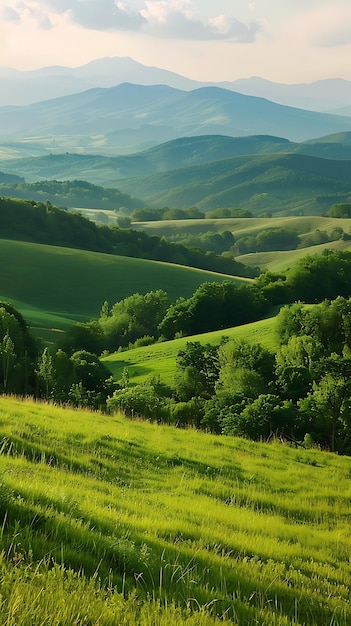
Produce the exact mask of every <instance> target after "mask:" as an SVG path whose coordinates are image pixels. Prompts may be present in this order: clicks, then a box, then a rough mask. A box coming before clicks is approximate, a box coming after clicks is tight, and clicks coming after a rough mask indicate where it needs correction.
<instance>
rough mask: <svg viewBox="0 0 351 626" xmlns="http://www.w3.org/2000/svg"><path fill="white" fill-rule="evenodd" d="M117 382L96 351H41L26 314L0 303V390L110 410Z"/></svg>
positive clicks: (1, 391)
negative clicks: (26, 320)
mask: <svg viewBox="0 0 351 626" xmlns="http://www.w3.org/2000/svg"><path fill="white" fill-rule="evenodd" d="M113 389H114V385H113V380H112V377H111V375H110V372H109V371H108V370H107V368H106V367H105V366H104V364H103V363H102V362H101V361H100V360H99V359H98V357H97V356H96V355H95V354H91V353H89V352H87V351H84V350H82V351H76V352H73V353H72V354H70V355H68V354H66V353H65V352H64V351H63V350H58V351H57V352H56V354H54V355H53V356H52V355H50V354H49V351H48V349H47V348H45V349H44V350H41V349H40V347H39V346H38V344H37V342H36V341H35V340H34V338H33V337H32V336H31V334H30V332H29V329H28V326H27V324H26V322H25V320H24V319H23V317H22V315H21V314H20V313H19V312H18V311H16V309H14V307H13V306H12V305H11V304H9V303H7V302H0V393H5V394H15V395H21V396H28V395H31V396H34V397H37V398H43V399H47V400H49V399H50V400H54V401H56V402H60V403H69V404H72V405H74V406H89V407H91V408H93V409H100V410H106V401H107V398H108V397H109V396H110V395H111V394H112V393H113Z"/></svg>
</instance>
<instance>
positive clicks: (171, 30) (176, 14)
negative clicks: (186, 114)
mask: <svg viewBox="0 0 351 626" xmlns="http://www.w3.org/2000/svg"><path fill="white" fill-rule="evenodd" d="M140 1H141V0H140ZM7 2H8V4H7V5H6V7H5V9H4V11H3V17H4V18H5V20H7V21H9V20H12V21H19V20H20V19H21V18H22V17H24V16H25V15H27V16H28V15H30V16H31V17H34V18H35V19H37V22H38V24H39V26H40V27H41V28H43V29H47V28H50V27H51V24H52V22H53V21H54V19H55V15H56V16H58V15H66V16H67V18H68V19H69V20H70V21H71V22H72V23H74V24H77V25H80V26H82V27H83V28H86V29H89V30H96V31H139V32H143V33H144V34H148V35H151V36H155V37H159V38H170V39H183V40H192V41H207V40H231V41H234V42H238V43H247V42H253V41H254V40H255V38H256V35H257V33H258V31H259V30H260V29H261V25H260V23H259V22H252V23H249V24H245V23H244V22H242V21H239V20H237V19H235V18H233V17H229V16H226V15H224V14H220V15H217V16H214V17H212V18H210V19H207V20H205V19H201V17H199V15H198V13H197V12H196V11H195V10H194V8H193V4H194V3H193V2H191V0H144V1H143V2H142V4H140V5H139V6H142V7H143V8H141V9H139V10H137V9H136V8H132V6H131V2H128V1H125V0H22V1H20V2H18V1H16V0H12V2H11V0H7Z"/></svg>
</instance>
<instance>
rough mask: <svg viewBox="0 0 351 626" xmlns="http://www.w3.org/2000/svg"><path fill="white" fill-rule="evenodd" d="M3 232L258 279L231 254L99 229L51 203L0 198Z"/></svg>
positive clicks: (130, 232) (125, 231)
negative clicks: (221, 253)
mask: <svg viewBox="0 0 351 626" xmlns="http://www.w3.org/2000/svg"><path fill="white" fill-rule="evenodd" d="M0 233H1V236H2V237H4V238H10V239H22V240H25V241H32V242H36V243H48V244H52V245H58V246H70V247H76V248H82V249H84V250H93V251H97V252H106V253H108V254H116V255H121V256H130V257H136V258H144V259H151V260H154V261H166V262H168V263H178V264H180V265H187V266H190V267H197V268H200V269H205V270H210V271H214V272H220V273H223V274H231V275H238V276H248V277H253V276H257V269H254V268H249V267H246V266H245V265H243V264H242V263H239V262H237V261H235V260H234V258H233V257H232V256H231V255H228V256H227V257H225V256H218V255H216V254H214V253H211V252H206V253H205V252H203V251H202V250H199V249H189V248H187V247H186V246H183V245H181V244H176V243H171V242H169V241H168V240H167V239H166V238H165V237H161V238H160V237H156V236H152V237H149V236H148V235H147V234H146V233H144V232H143V231H137V230H133V229H122V228H109V227H108V226H99V225H97V224H95V223H94V222H92V221H90V220H88V219H86V218H85V217H83V216H82V215H80V214H79V213H69V212H68V211H65V210H63V209H60V208H58V207H55V206H52V205H51V203H50V202H46V203H40V202H39V203H38V202H35V201H34V200H33V201H25V200H19V199H14V198H3V197H0Z"/></svg>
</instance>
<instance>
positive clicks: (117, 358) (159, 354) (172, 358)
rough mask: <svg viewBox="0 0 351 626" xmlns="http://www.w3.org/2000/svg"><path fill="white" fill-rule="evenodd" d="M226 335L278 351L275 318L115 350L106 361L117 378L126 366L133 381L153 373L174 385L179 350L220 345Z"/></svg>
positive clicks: (142, 379) (150, 375) (119, 378)
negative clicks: (191, 345)
mask: <svg viewBox="0 0 351 626" xmlns="http://www.w3.org/2000/svg"><path fill="white" fill-rule="evenodd" d="M223 337H228V338H229V339H237V340H241V339H244V340H245V341H249V342H252V343H260V344H261V345H262V346H264V347H265V348H267V349H269V350H272V351H274V349H275V348H276V347H277V338H276V336H275V317H271V318H268V319H264V320H259V321H258V322H251V323H250V324H244V325H242V326H236V327H235V328H226V329H224V330H216V331H213V332H210V333H203V334H201V335H192V336H191V337H181V338H180V339H173V341H165V342H163V343H156V344H153V345H151V346H143V347H141V348H134V349H132V350H128V351H126V352H115V353H114V354H111V355H110V356H107V357H104V358H103V359H102V360H103V362H104V363H105V365H106V366H107V367H108V369H109V370H110V371H111V372H112V374H113V377H114V380H116V381H118V380H121V378H122V375H123V371H124V369H125V368H127V370H128V375H129V380H130V382H131V384H140V383H144V382H145V381H147V380H148V379H150V378H151V377H153V376H156V377H158V376H159V377H160V380H161V381H162V382H163V383H165V384H166V385H170V386H171V387H172V386H173V384H174V374H175V368H176V358H177V355H178V352H179V350H183V349H184V348H185V346H186V344H187V342H189V341H192V342H194V341H199V342H200V343H201V344H206V343H210V344H212V345H219V344H220V342H221V341H222V339H223Z"/></svg>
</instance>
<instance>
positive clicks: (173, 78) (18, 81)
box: [0, 57, 344, 106]
mask: <svg viewBox="0 0 351 626" xmlns="http://www.w3.org/2000/svg"><path fill="white" fill-rule="evenodd" d="M125 82H128V83H135V84H139V85H162V84H164V85H169V86H171V87H175V88H177V89H195V88H197V87H199V86H201V85H203V84H205V83H198V82H197V81H195V80H191V79H189V78H185V77H184V76H180V75H179V74H176V73H174V72H168V71H167V70H163V69H160V68H158V67H148V66H146V65H142V64H141V63H138V62H137V61H134V60H133V59H130V58H129V57H112V58H103V59H97V60H95V61H92V62H91V63H87V64H86V65H82V66H80V67H72V68H71V67H60V66H54V67H43V68H40V69H38V70H31V71H19V70H14V69H9V68H2V67H0V106H3V105H27V104H33V103H35V102H41V101H43V100H49V99H52V98H59V97H62V96H68V95H72V94H75V93H79V92H81V91H86V90H88V89H92V88H95V87H115V86H116V85H120V84H121V83H125ZM342 104H344V103H342ZM340 106H341V105H340Z"/></svg>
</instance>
